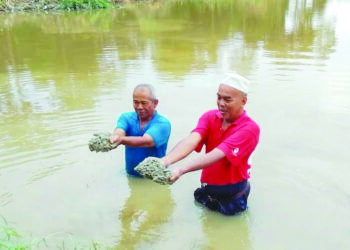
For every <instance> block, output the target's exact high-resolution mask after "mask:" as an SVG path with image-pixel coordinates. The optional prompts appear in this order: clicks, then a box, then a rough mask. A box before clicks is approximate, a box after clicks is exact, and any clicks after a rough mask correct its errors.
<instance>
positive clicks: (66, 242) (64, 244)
mask: <svg viewBox="0 0 350 250" xmlns="http://www.w3.org/2000/svg"><path fill="white" fill-rule="evenodd" d="M0 249H1V250H2V249H3V250H33V249H62V250H65V249H86V250H109V249H111V248H110V247H107V246H104V245H103V244H100V243H98V242H95V241H92V242H91V244H88V245H86V244H83V243H81V242H79V240H77V239H74V238H73V237H69V236H68V237H65V238H64V239H62V240H61V241H60V242H57V243H56V244H52V243H50V237H48V238H47V239H45V238H43V239H35V238H33V237H25V236H23V235H22V234H20V233H19V232H18V231H17V230H16V229H15V228H14V227H12V226H10V225H9V224H8V223H7V221H6V220H5V219H4V218H3V222H1V221H0Z"/></svg>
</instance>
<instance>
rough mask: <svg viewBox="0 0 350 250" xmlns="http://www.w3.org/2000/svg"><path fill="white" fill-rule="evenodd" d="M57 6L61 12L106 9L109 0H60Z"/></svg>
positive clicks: (108, 5) (109, 4)
mask: <svg viewBox="0 0 350 250" xmlns="http://www.w3.org/2000/svg"><path fill="white" fill-rule="evenodd" d="M59 6H60V9H63V10H82V9H99V8H108V7H110V6H111V3H110V1H109V0H60V1H59Z"/></svg>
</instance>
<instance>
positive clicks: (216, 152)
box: [170, 148, 225, 181]
mask: <svg viewBox="0 0 350 250" xmlns="http://www.w3.org/2000/svg"><path fill="white" fill-rule="evenodd" d="M224 157H225V154H224V152H222V151H221V150H220V149H216V148H215V149H213V150H212V151H210V152H209V153H207V154H205V155H201V156H199V157H198V158H197V159H194V160H192V161H191V162H189V163H188V164H186V165H183V166H180V167H176V168H174V169H172V173H173V176H172V177H171V178H170V181H176V180H177V179H179V178H180V176H181V175H183V174H186V173H188V172H192V171H196V170H199V169H203V168H206V167H208V166H209V165H211V164H213V163H215V162H217V161H219V160H221V159H223V158H224Z"/></svg>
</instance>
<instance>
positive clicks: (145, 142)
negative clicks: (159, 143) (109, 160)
mask: <svg viewBox="0 0 350 250" xmlns="http://www.w3.org/2000/svg"><path fill="white" fill-rule="evenodd" d="M110 141H111V143H114V144H117V146H119V145H120V144H122V145H125V146H128V147H135V148H136V147H137V148H146V147H153V146H154V141H153V139H152V137H151V136H150V135H148V134H144V135H143V136H126V134H125V131H124V130H122V129H119V128H116V129H115V130H114V132H113V135H112V136H111V138H110ZM117 146H116V147H117Z"/></svg>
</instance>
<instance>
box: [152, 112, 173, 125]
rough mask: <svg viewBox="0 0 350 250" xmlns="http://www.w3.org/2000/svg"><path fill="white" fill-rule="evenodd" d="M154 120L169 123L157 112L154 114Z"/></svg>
mask: <svg viewBox="0 0 350 250" xmlns="http://www.w3.org/2000/svg"><path fill="white" fill-rule="evenodd" d="M154 122H156V123H167V124H169V125H170V121H169V119H168V118H166V117H165V116H164V115H161V114H159V113H158V112H157V113H156V114H155V117H154Z"/></svg>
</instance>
